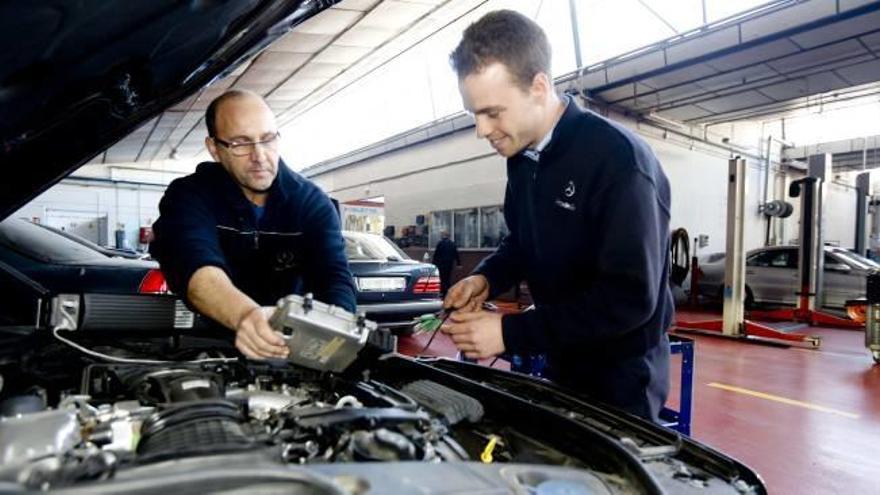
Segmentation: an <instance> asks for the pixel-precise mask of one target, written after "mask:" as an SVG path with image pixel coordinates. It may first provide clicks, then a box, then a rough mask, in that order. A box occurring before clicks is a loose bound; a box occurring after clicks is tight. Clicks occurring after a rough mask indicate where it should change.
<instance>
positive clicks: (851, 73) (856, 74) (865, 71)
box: [835, 60, 880, 85]
mask: <svg viewBox="0 0 880 495" xmlns="http://www.w3.org/2000/svg"><path fill="white" fill-rule="evenodd" d="M835 72H837V73H838V74H840V75H841V76H843V77H844V78H845V79H846V80H847V81H849V82H850V83H851V84H853V85H859V84H867V83H870V82H874V81H880V60H872V61H870V62H865V63H862V64H858V65H855V66H852V67H846V68H841V69H837V70H836V71H835Z"/></svg>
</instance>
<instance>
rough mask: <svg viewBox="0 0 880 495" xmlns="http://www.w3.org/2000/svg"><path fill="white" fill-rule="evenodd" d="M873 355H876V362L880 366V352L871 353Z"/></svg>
mask: <svg viewBox="0 0 880 495" xmlns="http://www.w3.org/2000/svg"><path fill="white" fill-rule="evenodd" d="M871 354H873V355H874V362H875V363H877V364H880V351H871Z"/></svg>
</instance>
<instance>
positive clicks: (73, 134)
mask: <svg viewBox="0 0 880 495" xmlns="http://www.w3.org/2000/svg"><path fill="white" fill-rule="evenodd" d="M332 3H334V2H332V1H325V0H306V1H301V2H300V1H252V2H243V1H215V2H161V1H157V2H79V1H72V0H70V1H66V0H56V1H52V2H11V3H6V4H4V5H3V6H2V7H0V33H3V38H2V39H4V40H7V45H6V46H5V48H7V50H5V51H4V63H3V64H0V85H2V87H3V91H0V102H2V105H0V109H2V111H3V115H2V118H0V141H2V143H3V148H2V149H3V154H2V155H0V167H2V169H3V170H4V171H15V174H11V173H10V174H8V175H7V180H5V181H3V182H2V183H0V219H2V218H5V217H7V216H9V215H11V214H13V212H15V211H16V210H17V209H18V208H20V207H21V206H22V205H23V204H25V203H26V202H27V201H29V200H30V199H32V198H33V197H35V196H36V195H38V194H39V193H40V192H42V191H43V190H45V189H46V188H48V187H50V186H51V185H52V184H53V183H55V182H57V181H58V180H60V179H61V178H63V177H65V176H66V175H68V174H70V173H71V172H72V171H73V170H75V169H76V168H77V167H78V166H80V165H81V164H83V163H85V162H87V161H88V160H90V159H91V158H92V157H94V156H96V155H98V154H99V153H101V152H102V151H103V150H105V149H107V147H109V146H111V145H112V144H113V143H115V142H117V141H118V140H120V139H122V138H123V137H124V136H126V135H127V134H129V133H130V132H132V131H134V130H135V129H138V128H139V127H140V126H142V125H143V124H145V123H146V122H148V121H149V120H150V119H153V118H154V117H156V116H157V115H158V114H159V113H160V112H162V111H163V110H165V109H168V108H170V107H171V106H172V105H175V104H177V103H179V102H181V101H183V100H184V99H185V98H187V97H189V96H192V95H194V94H196V93H197V92H198V91H200V90H202V89H203V88H204V87H205V86H206V85H208V84H209V83H211V82H212V81H214V80H216V79H218V78H220V77H222V76H224V75H226V74H229V73H231V72H232V71H233V70H235V69H236V67H237V66H238V65H240V64H241V63H243V62H246V61H248V60H250V59H251V58H252V57H254V56H256V55H257V54H258V53H259V51H260V49H262V48H264V47H265V46H267V45H268V44H269V43H270V42H271V41H272V40H274V39H277V38H279V37H281V36H282V35H284V34H286V33H287V32H288V31H290V30H291V29H295V27H296V26H297V25H298V24H300V23H301V22H304V21H305V20H306V19H308V18H310V17H311V16H312V15H314V14H315V13H316V12H319V11H320V10H322V9H324V8H326V7H328V6H329V5H331V4H332ZM376 12H378V11H376ZM13 43H14V46H13ZM0 276H2V277H3V283H4V285H3V287H4V296H5V297H7V298H16V297H18V296H19V295H21V294H26V293H27V291H28V290H37V289H38V288H39V287H41V285H40V284H39V283H37V282H36V281H34V280H33V279H32V278H31V277H29V276H28V275H27V274H25V273H22V272H21V271H19V270H17V269H15V268H14V267H11V266H9V265H8V264H3V265H0ZM68 289H69V290H71V291H73V292H70V293H66V294H59V293H55V292H54V291H48V290H45V291H42V292H41V291H39V290H37V294H36V296H37V298H38V300H39V304H38V306H37V307H38V308H39V310H40V311H42V312H43V314H44V315H45V320H46V321H47V322H48V323H49V324H50V328H48V329H47V328H31V329H30V330H31V331H29V332H6V331H3V332H0V340H2V342H3V345H2V346H0V377H2V383H3V386H2V389H0V415H2V416H3V417H2V419H0V485H2V487H3V491H4V493H27V492H34V491H40V492H50V493H53V492H54V493H69V494H73V493H89V494H104V493H107V494H109V493H114V494H118V493H122V494H125V493H139V494H147V493H156V494H162V493H169V492H171V493H209V492H225V493H317V494H341V493H358V494H367V493H396V494H406V493H419V494H439V493H509V492H514V493H562V492H568V493H603V494H605V493H607V494H624V493H627V494H628V493H648V494H662V493H685V494H687V493H693V494H700V495H706V494H712V495H714V494H737V495H743V494H758V495H760V494H764V493H766V488H765V487H764V484H763V482H762V481H761V479H760V478H759V477H758V476H757V474H755V473H754V472H753V471H752V470H751V469H749V468H748V467H747V466H744V465H743V464H741V463H739V462H737V461H736V460H734V459H731V458H730V457H728V456H725V455H723V454H721V453H719V452H717V451H715V450H713V449H711V448H710V447H708V446H705V445H702V444H700V443H699V442H696V441H694V440H692V439H689V438H687V437H684V436H682V435H681V434H679V433H677V432H675V431H672V430H669V429H666V428H663V427H661V426H659V425H655V424H653V423H650V422H648V421H645V420H643V419H640V418H637V417H634V416H631V415H628V414H626V413H624V412H622V411H619V410H616V409H614V408H611V407H608V406H605V405H602V404H599V403H596V402H594V401H591V400H590V399H589V398H587V397H584V396H581V395H579V394H576V393H573V392H571V391H567V390H565V389H563V388H561V387H558V386H555V385H553V384H550V383H548V382H545V381H542V380H540V379H537V378H533V377H530V376H524V375H519V374H515V373H510V372H507V371H503V370H497V369H493V368H488V367H483V366H479V365H476V364H471V363H464V362H458V361H452V360H446V359H429V360H416V359H413V358H409V357H405V356H401V355H399V354H397V353H395V352H393V346H389V343H393V341H394V339H393V338H390V337H388V335H387V331H373V332H365V331H364V330H363V329H364V328H369V327H368V326H366V321H364V320H361V319H357V318H355V317H354V316H353V315H347V314H342V312H340V311H338V309H339V308H331V309H329V310H328V309H325V310H321V311H324V312H321V311H318V309H316V308H314V307H312V306H309V308H306V307H305V306H303V307H302V308H301V309H302V313H301V314H299V316H300V317H305V316H303V315H305V313H307V312H308V313H309V314H311V312H312V311H316V312H317V315H318V316H321V315H324V316H327V315H329V316H332V318H330V320H331V321H336V320H333V318H336V319H337V320H338V319H340V318H342V319H344V318H348V317H351V318H352V319H357V320H358V325H359V326H358V327H357V328H358V329H359V330H357V332H356V339H355V338H354V337H353V336H352V334H351V333H345V336H346V337H349V338H342V337H340V338H339V339H335V338H334V339H324V340H316V341H314V345H312V344H311V343H310V344H309V345H308V346H305V347H304V348H303V349H299V350H297V351H298V352H300V353H301V354H306V353H308V355H309V356H310V359H313V360H320V359H325V360H326V359H329V356H330V354H333V353H335V352H336V350H338V349H340V348H351V347H352V346H353V345H354V344H353V343H354V342H355V341H356V342H358V343H359V345H362V346H363V347H362V348H360V352H359V354H357V356H356V360H355V361H354V363H353V364H351V366H349V367H348V368H346V369H345V370H344V371H343V372H340V373H336V372H328V371H318V370H315V369H310V368H306V367H303V366H299V365H294V364H292V363H290V362H287V361H280V362H278V361H249V360H246V359H243V358H242V357H241V355H240V354H239V353H238V352H237V351H236V349H235V348H234V346H233V345H232V343H231V342H229V341H228V340H226V339H224V338H221V336H219V335H215V334H205V333H199V332H198V331H196V330H190V329H175V328H173V327H172V326H171V325H170V324H169V325H167V326H166V327H164V328H151V329H149V331H148V332H147V331H143V332H142V331H135V329H131V328H129V327H127V326H125V325H126V324H127V323H131V324H132V325H133V326H135V327H136V326H137V325H138V324H139V323H141V322H143V321H144V318H145V314H144V313H145V312H144V311H142V310H141V311H118V312H117V313H118V314H117V315H116V316H115V317H116V320H115V321H116V322H118V325H120V326H118V327H117V326H113V325H110V326H104V327H89V326H88V325H83V322H84V321H88V319H87V318H86V317H85V316H87V315H85V316H84V313H88V311H89V305H88V295H89V294H88V292H87V290H88V289H87V287H85V286H84V285H82V286H73V287H69V288H68ZM68 289H65V290H68ZM331 310H332V311H335V313H333V314H330V311H331ZM287 316H290V315H287ZM306 316H307V315H306ZM329 316H328V318H329ZM315 318H317V317H315ZM272 321H277V320H276V319H275V318H273V320H272ZM315 328H320V325H315ZM281 330H292V331H291V334H293V332H296V329H287V328H283V329H281ZM331 330H337V329H336V328H333V329H331ZM316 331H317V330H316ZM282 335H283V336H287V334H285V333H283V332H282ZM324 337H326V335H324ZM325 353H327V354H326V355H325Z"/></svg>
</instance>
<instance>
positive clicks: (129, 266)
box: [0, 218, 192, 330]
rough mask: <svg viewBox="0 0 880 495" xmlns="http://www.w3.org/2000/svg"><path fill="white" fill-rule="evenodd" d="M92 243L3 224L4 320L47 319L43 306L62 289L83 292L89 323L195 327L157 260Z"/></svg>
mask: <svg viewBox="0 0 880 495" xmlns="http://www.w3.org/2000/svg"><path fill="white" fill-rule="evenodd" d="M90 244H91V243H90V242H88V241H86V240H84V239H81V238H78V237H76V236H75V235H74V234H70V233H67V232H60V231H58V230H56V229H53V228H51V227H46V226H44V225H38V224H34V223H32V222H30V221H28V220H24V219H21V218H7V219H6V220H4V221H2V222H0V268H2V270H0V275H2V278H3V281H2V284H3V286H4V287H6V288H7V289H9V290H7V291H4V292H6V295H5V297H3V298H0V326H3V327H4V328H7V329H9V328H13V327H17V328H21V329H23V330H26V329H33V328H34V327H38V326H45V325H47V324H49V322H48V321H46V318H45V317H46V315H47V314H48V311H47V309H48V308H46V307H45V305H46V304H47V302H48V301H49V300H50V299H51V298H52V297H54V296H56V295H58V294H69V295H76V296H77V297H79V298H81V299H80V303H79V304H80V311H79V318H80V323H81V324H82V325H83V326H85V327H91V328H122V329H124V328H128V327H130V326H136V327H152V326H165V327H167V326H168V325H169V324H174V326H175V327H178V328H179V327H182V326H191V325H192V313H190V312H189V311H188V310H186V308H185V307H184V306H183V305H182V303H180V302H179V301H178V300H177V298H175V297H173V296H172V295H171V294H170V293H169V292H168V287H167V284H166V283H165V277H164V276H163V275H162V272H161V271H159V265H158V263H156V262H154V261H145V260H138V259H130V258H126V257H121V256H117V255H113V254H112V251H107V250H105V249H101V248H100V247H98V246H92V245H90ZM11 287H16V288H18V289H20V290H12V289H10V288H11ZM135 314H136V315H137V318H134V317H133V316H132V315H135Z"/></svg>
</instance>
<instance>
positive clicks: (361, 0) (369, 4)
mask: <svg viewBox="0 0 880 495" xmlns="http://www.w3.org/2000/svg"><path fill="white" fill-rule="evenodd" d="M379 2H380V0H342V2H339V3H338V4H337V5H336V6H335V7H334V8H337V9H345V10H360V11H361V12H365V11H367V10H370V9H372V8H373V7H375V6H376V4H378V3H379Z"/></svg>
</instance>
